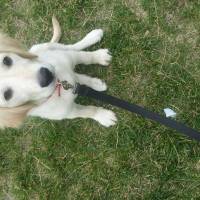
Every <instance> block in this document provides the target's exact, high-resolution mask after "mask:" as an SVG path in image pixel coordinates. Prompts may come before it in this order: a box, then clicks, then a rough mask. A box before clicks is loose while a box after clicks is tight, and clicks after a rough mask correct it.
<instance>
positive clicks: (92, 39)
mask: <svg viewBox="0 0 200 200" xmlns="http://www.w3.org/2000/svg"><path fill="white" fill-rule="evenodd" d="M102 37H103V30H102V29H95V30H93V31H91V32H90V33H88V34H87V35H86V36H85V37H84V38H83V39H82V40H81V41H79V42H77V43H75V44H69V45H65V44H60V43H52V42H49V43H42V44H37V45H34V46H32V47H31V49H30V52H34V53H37V52H38V51H45V50H75V51H79V50H83V49H85V48H88V47H90V46H92V45H94V44H96V43H97V42H99V41H100V40H101V39H102Z"/></svg>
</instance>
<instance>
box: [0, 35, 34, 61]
mask: <svg viewBox="0 0 200 200" xmlns="http://www.w3.org/2000/svg"><path fill="white" fill-rule="evenodd" d="M0 52H2V53H5V52H7V53H16V54H18V55H19V56H21V57H23V58H28V59H33V58H36V57H37V56H36V55H34V54H32V53H30V52H28V51H27V50H26V49H25V48H24V47H23V45H21V44H20V43H19V42H18V41H17V40H15V39H13V38H11V37H8V36H7V35H4V34H2V33H0Z"/></svg>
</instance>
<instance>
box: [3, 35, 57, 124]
mask: <svg viewBox="0 0 200 200" xmlns="http://www.w3.org/2000/svg"><path fill="white" fill-rule="evenodd" d="M54 89H55V78H54V68H53V67H52V66H51V65H49V64H47V63H43V62H41V61H40V60H39V59H38V58H37V56H36V55H34V54H32V53H30V52H28V51H26V50H25V49H24V48H23V46H22V45H21V44H20V43H19V42H18V41H16V40H14V39H12V38H10V37H7V36H5V35H3V34H0V127H7V126H8V127H10V126H12V127H14V126H15V125H16V126H17V125H19V123H20V122H21V121H23V119H24V118H25V117H26V114H27V112H28V111H29V110H30V109H31V108H32V107H33V105H34V104H38V103H40V102H42V101H44V100H45V99H47V98H48V97H49V96H50V95H51V94H52V93H53V91H54ZM30 102H31V103H30Z"/></svg>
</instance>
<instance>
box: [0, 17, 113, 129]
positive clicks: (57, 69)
mask: <svg viewBox="0 0 200 200" xmlns="http://www.w3.org/2000/svg"><path fill="white" fill-rule="evenodd" d="M53 27H54V34H53V37H52V40H51V42H49V43H43V44H37V45H34V46H32V48H31V49H30V50H29V51H27V50H25V48H24V47H23V46H22V45H21V44H20V43H19V42H18V41H16V40H14V39H12V38H10V37H8V36H6V35H4V34H0V127H1V128H4V127H18V126H19V125H20V124H21V123H22V122H23V120H24V119H25V118H26V117H27V116H38V117H42V118H48V119H53V120H61V119H73V118H77V117H82V118H92V119H94V120H96V121H98V122H99V123H100V124H102V125H104V126H106V127H109V126H112V125H114V124H115V123H116V120H117V119H116V117H115V114H114V113H113V112H112V111H109V110H106V109H103V108H100V107H95V106H83V105H78V104H76V103H75V102H74V100H75V98H76V96H77V95H75V94H73V91H72V89H67V90H65V89H64V88H62V87H57V83H58V80H59V81H67V82H68V83H69V84H70V85H72V86H74V85H75V84H76V83H80V84H85V85H87V86H89V87H91V88H93V89H95V90H97V91H104V90H106V88H107V87H106V84H105V83H104V82H103V81H102V80H100V79H98V78H92V77H89V76H87V75H84V74H79V73H76V72H74V68H75V66H76V65H78V64H85V65H89V64H100V65H105V66H106V65H108V64H109V62H110V61H111V58H112V57H111V55H110V54H109V51H108V50H107V49H99V50H96V51H83V49H85V48H87V47H89V46H91V45H93V44H95V43H97V42H99V41H100V40H101V38H102V37H103V31H102V30H101V29H96V30H93V31H91V32H90V33H88V34H87V35H86V36H85V37H84V38H83V39H82V40H81V41H79V42H77V43H75V44H72V45H64V44H59V43H57V42H58V41H59V39H60V35H61V30H60V26H59V23H58V21H57V20H56V18H55V17H53ZM58 90H59V91H58Z"/></svg>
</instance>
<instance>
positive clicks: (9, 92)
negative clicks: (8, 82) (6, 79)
mask: <svg viewBox="0 0 200 200" xmlns="http://www.w3.org/2000/svg"><path fill="white" fill-rule="evenodd" d="M3 95H4V98H5V100H6V101H9V100H10V99H11V98H12V96H13V91H12V89H10V88H8V89H7V90H6V91H5V92H4V94H3Z"/></svg>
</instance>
